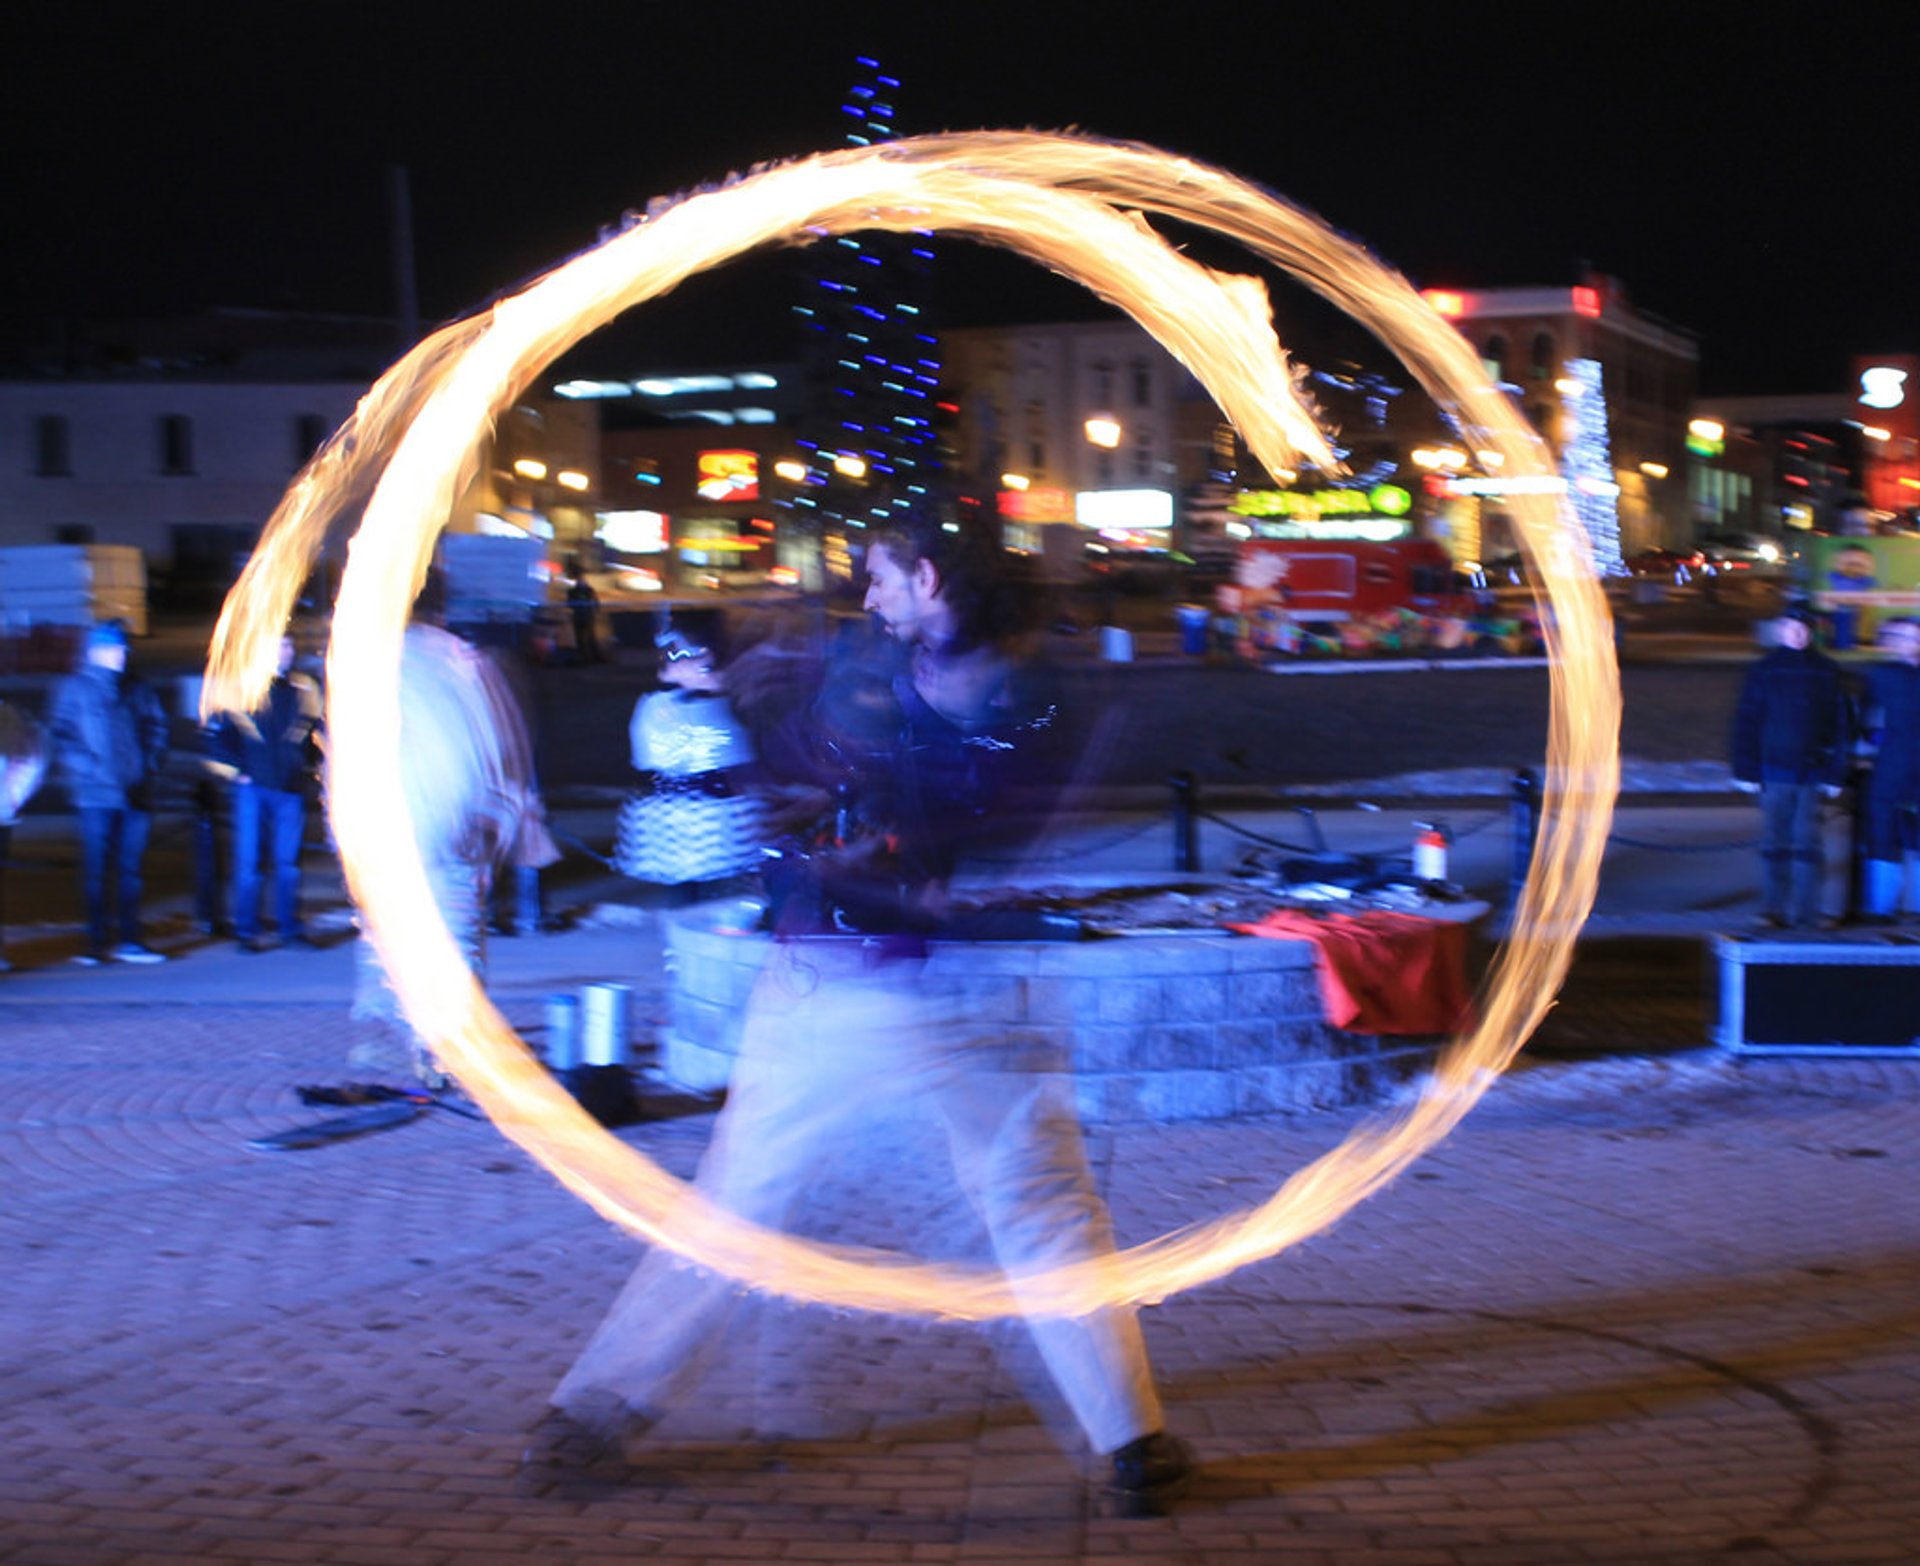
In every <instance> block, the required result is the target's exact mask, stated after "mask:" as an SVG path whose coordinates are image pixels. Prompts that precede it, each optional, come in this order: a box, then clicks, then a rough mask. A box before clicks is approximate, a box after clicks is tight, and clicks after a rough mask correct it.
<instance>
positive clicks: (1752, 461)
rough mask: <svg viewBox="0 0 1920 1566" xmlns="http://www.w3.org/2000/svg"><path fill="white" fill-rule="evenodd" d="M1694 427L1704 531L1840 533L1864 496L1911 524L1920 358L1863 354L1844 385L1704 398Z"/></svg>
mask: <svg viewBox="0 0 1920 1566" xmlns="http://www.w3.org/2000/svg"><path fill="white" fill-rule="evenodd" d="M1694 427H1695V428H1694V433H1693V436H1692V438H1691V441H1690V450H1691V452H1692V459H1693V460H1692V472H1691V475H1690V483H1691V488H1692V495H1693V502H1694V509H1695V515H1696V517H1697V519H1698V521H1699V523H1700V525H1701V527H1702V528H1707V527H1714V528H1720V529H1725V530H1728V531H1743V532H1756V533H1766V534H1774V533H1779V532H1781V531H1783V530H1787V529H1793V528H1819V529H1822V530H1824V531H1829V532H1835V531H1839V530H1840V529H1841V526H1842V521H1841V519H1842V515H1843V513H1845V512H1846V511H1848V510H1850V509H1852V508H1854V507H1856V506H1859V505H1860V503H1861V502H1862V500H1864V503H1865V509H1866V510H1868V511H1871V512H1873V513H1874V514H1875V520H1876V522H1877V523H1878V524H1880V525H1882V526H1884V525H1887V524H1890V523H1895V522H1899V523H1901V524H1903V525H1907V526H1911V525H1912V518H1913V514H1914V510H1915V507H1916V506H1920V355H1915V354H1879V355H1873V356H1864V355H1863V356H1856V357H1855V359H1854V360H1853V364H1852V368H1851V371H1850V374H1849V380H1848V385H1847V388H1846V389H1845V390H1843V391H1832V392H1816V393H1811V394H1803V395H1798V396H1793V395H1783V396H1766V397H1713V398H1703V399H1702V400H1701V402H1700V405H1699V406H1698V408H1696V409H1695V418H1694Z"/></svg>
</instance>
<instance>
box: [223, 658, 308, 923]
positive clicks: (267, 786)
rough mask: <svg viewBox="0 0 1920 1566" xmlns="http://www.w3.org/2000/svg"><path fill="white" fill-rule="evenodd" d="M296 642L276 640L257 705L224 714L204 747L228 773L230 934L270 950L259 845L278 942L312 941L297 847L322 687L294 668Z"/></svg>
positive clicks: (304, 822) (301, 835) (304, 814)
mask: <svg viewBox="0 0 1920 1566" xmlns="http://www.w3.org/2000/svg"><path fill="white" fill-rule="evenodd" d="M294 651H295V649H294V641H293V638H292V637H291V636H283V637H282V638H281V639H280V667H279V672H278V673H277V674H275V675H274V677H273V683H272V684H271V685H270V686H268V687H267V695H266V699H265V700H264V701H263V702H262V703H261V704H260V706H259V708H258V709H257V710H255V711H253V712H250V713H247V714H245V715H244V716H237V715H235V714H233V713H224V714H222V715H221V717H220V718H219V720H218V721H217V722H216V723H215V725H214V729H213V735H212V738H211V740H210V742H209V749H210V750H211V751H212V752H213V754H214V756H215V757H216V758H217V759H218V761H220V762H222V763H224V764H225V765H226V766H228V767H230V768H231V769H232V775H233V789H232V793H233V936H234V940H235V942H236V943H238V945H239V947H240V949H241V950H242V951H246V952H262V951H266V950H267V949H268V947H267V944H266V942H265V941H264V940H263V938H262V937H261V934H260V882H261V875H260V850H261V845H262V842H263V841H264V843H265V845H266V847H267V850H268V853H269V855H270V863H271V864H272V866H273V909H274V923H275V928H276V929H277V930H278V931H279V935H280V940H281V942H282V943H284V944H290V945H301V946H306V945H311V944H312V942H311V941H309V940H308V938H307V933H306V928H305V926H304V925H302V924H301V922H300V848H301V844H302V842H303V840H304V839H305V836H306V825H307V780H308V778H309V777H310V776H311V774H312V772H313V768H314V763H315V761H316V760H317V759H318V748H317V745H316V736H317V734H318V731H319V727H320V691H319V688H318V687H317V686H316V685H315V684H314V682H313V681H312V679H311V678H309V677H308V676H307V675H304V674H298V673H296V672H294V667H293V660H294Z"/></svg>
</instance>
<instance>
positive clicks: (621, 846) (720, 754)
mask: <svg viewBox="0 0 1920 1566" xmlns="http://www.w3.org/2000/svg"><path fill="white" fill-rule="evenodd" d="M654 645H655V646H656V647H658V649H659V651H660V682H661V685H662V687H663V688H662V689H660V690H658V691H655V692H653V693H652V694H651V695H648V696H643V697H641V698H640V700H639V701H638V702H636V703H635V704H634V709H633V721H632V722H631V724H629V726H628V730H627V734H628V739H629V742H630V744H631V747H632V755H633V767H634V770H635V771H636V772H638V773H639V774H640V775H641V777H642V779H643V780H644V784H643V787H642V788H641V790H640V791H639V792H637V793H635V794H634V795H632V796H631V797H630V798H629V799H628V800H627V801H626V803H625V804H624V805H623V806H622V807H621V810H620V830H619V837H618V841H617V842H616V844H615V846H614V863H615V864H616V865H618V866H619V868H620V872H621V874H623V875H630V876H632V877H633V878H634V879H635V880H638V881H651V882H654V883H656V884H658V885H661V886H668V887H673V888H675V889H676V890H677V891H678V892H679V893H680V895H681V896H682V897H683V898H684V899H686V900H689V901H691V900H694V899H697V898H698V897H699V896H700V895H701V894H702V893H703V892H705V891H707V890H710V889H712V887H713V884H714V883H718V882H723V881H726V880H728V879H730V878H731V877H734V876H737V875H741V874H743V873H745V872H746V871H749V870H753V869H756V868H757V867H758V865H759V863H760V850H761V845H762V843H763V842H764V841H765V831H764V828H763V825H762V819H761V810H760V802H759V800H758V799H757V798H756V797H755V795H754V794H753V792H752V791H751V789H750V787H749V775H750V773H751V772H752V770H753V763H754V747H753V741H752V740H751V739H750V738H749V737H748V735H747V731H746V729H745V728H744V727H742V725H741V723H740V720H739V719H738V718H737V717H736V716H735V715H734V711H733V707H732V705H731V704H730V703H729V702H728V700H727V693H726V684H725V680H724V677H723V676H722V675H721V673H720V669H719V663H720V659H721V653H722V649H723V642H722V627H721V623H720V617H719V616H718V615H717V614H709V615H701V614H700V613H699V612H698V611H696V612H695V613H693V614H689V615H682V616H679V617H677V618H676V621H675V623H674V624H672V625H670V626H669V627H668V628H667V629H666V630H664V631H662V632H661V633H660V635H659V636H658V637H656V638H655V642H654Z"/></svg>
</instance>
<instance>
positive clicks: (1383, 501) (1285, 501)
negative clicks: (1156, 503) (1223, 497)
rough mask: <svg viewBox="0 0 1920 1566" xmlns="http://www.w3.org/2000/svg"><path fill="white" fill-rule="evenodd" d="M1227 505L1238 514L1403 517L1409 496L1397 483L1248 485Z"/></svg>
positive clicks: (1408, 508) (1300, 518) (1298, 517)
mask: <svg viewBox="0 0 1920 1566" xmlns="http://www.w3.org/2000/svg"><path fill="white" fill-rule="evenodd" d="M1227 509H1228V510H1229V511H1231V512H1232V513H1233V514H1234V515H1235V516H1242V517H1291V518H1292V519H1293V520H1294V521H1296V522H1317V521H1319V520H1320V519H1321V518H1322V517H1364V516H1382V517H1403V516H1405V515H1406V514H1407V513H1408V512H1409V511H1411V510H1412V509H1413V496H1411V495H1409V494H1408V493H1407V492H1406V491H1405V490H1404V489H1402V488H1401V487H1400V486H1399V485H1398V484H1376V485H1374V487H1373V488H1372V489H1316V490H1297V489H1250V490H1247V491H1245V492H1244V493H1242V494H1238V495H1235V496H1234V497H1233V499H1232V500H1230V501H1229V502H1228V503H1227Z"/></svg>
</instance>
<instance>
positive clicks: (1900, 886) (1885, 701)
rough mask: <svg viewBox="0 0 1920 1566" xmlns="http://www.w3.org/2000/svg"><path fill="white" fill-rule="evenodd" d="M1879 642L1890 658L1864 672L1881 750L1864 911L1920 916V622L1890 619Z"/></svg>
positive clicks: (1869, 809) (1869, 823)
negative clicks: (1915, 914) (1884, 647)
mask: <svg viewBox="0 0 1920 1566" xmlns="http://www.w3.org/2000/svg"><path fill="white" fill-rule="evenodd" d="M1880 639H1881V641H1882V642H1884V643H1885V644H1886V648H1887V651H1888V652H1890V653H1891V654H1892V655H1893V657H1892V660H1891V661H1890V662H1887V663H1880V664H1875V665H1874V666H1873V667H1872V668H1871V669H1870V670H1868V673H1867V679H1868V688H1867V689H1868V695H1867V726H1868V728H1869V729H1870V730H1871V731H1873V733H1874V736H1875V741H1876V745H1877V749H1876V751H1875V754H1874V758H1873V774H1872V776H1871V778H1870V779H1869V781H1868V784H1867V797H1866V800H1865V802H1864V808H1865V812H1866V829H1867V876H1866V883H1867V884H1866V905H1867V906H1866V912H1867V916H1868V917H1869V918H1871V919H1876V920H1885V919H1891V918H1893V917H1894V916H1895V915H1896V914H1899V913H1901V912H1906V913H1915V912H1920V884H1916V883H1917V882H1920V876H1916V874H1915V872H1916V870H1920V621H1915V620H1908V619H1904V618H1903V619H1898V620H1889V621H1887V623H1886V624H1885V625H1884V626H1882V627H1881V629H1880ZM1903 892H1904V894H1905V895H1904V896H1903V895H1902V894H1903Z"/></svg>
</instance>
